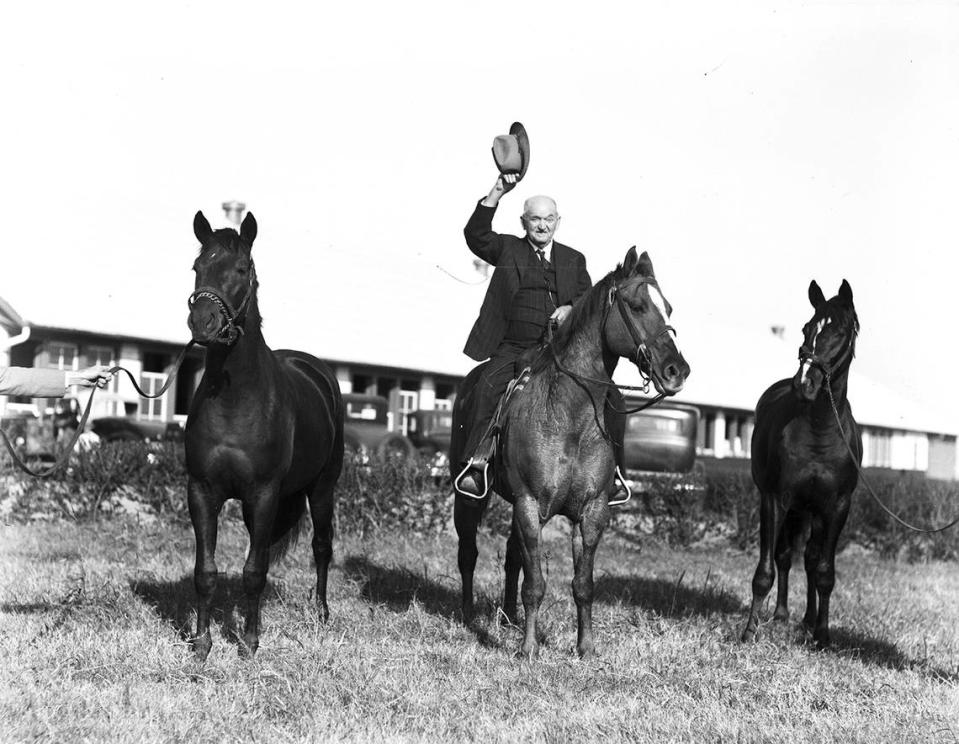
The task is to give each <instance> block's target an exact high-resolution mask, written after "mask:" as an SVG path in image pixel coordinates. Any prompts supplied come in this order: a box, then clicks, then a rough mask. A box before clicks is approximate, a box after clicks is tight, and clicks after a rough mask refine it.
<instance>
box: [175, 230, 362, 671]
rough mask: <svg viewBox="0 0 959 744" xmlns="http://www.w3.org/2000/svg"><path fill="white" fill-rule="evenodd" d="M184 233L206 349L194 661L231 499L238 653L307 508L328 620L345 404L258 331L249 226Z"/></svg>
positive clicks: (254, 633)
mask: <svg viewBox="0 0 959 744" xmlns="http://www.w3.org/2000/svg"><path fill="white" fill-rule="evenodd" d="M193 231H194V233H195V235H196V238H197V240H199V241H200V245H201V248H200V255H199V257H198V258H197V259H196V262H195V263H194V264H193V270H194V271H195V272H196V289H195V291H194V292H193V294H192V295H190V300H189V306H190V316H189V321H188V325H189V327H190V330H191V331H192V333H193V339H194V341H196V342H197V343H200V344H204V345H205V346H206V370H205V371H204V374H203V379H202V380H200V385H199V387H198V388H197V391H196V394H195V395H194V397H193V402H192V404H191V406H190V415H189V417H188V418H187V423H186V468H187V473H188V475H189V482H188V494H187V497H188V502H189V507H190V518H191V519H192V521H193V530H194V532H195V534H196V568H195V572H194V582H195V585H196V593H197V600H198V602H197V620H196V625H197V628H196V637H195V638H194V640H193V647H194V651H195V652H196V655H197V656H198V657H200V658H201V659H204V658H206V656H207V654H209V652H210V646H211V639H210V605H211V602H212V599H213V590H214V585H215V582H216V576H217V567H216V562H215V560H214V552H215V550H216V533H217V518H218V516H219V514H220V509H221V507H222V506H223V503H224V501H225V500H226V499H230V498H235V499H239V500H240V502H241V504H242V508H243V521H244V523H245V524H246V528H247V531H248V532H249V535H250V548H249V552H248V554H247V558H246V563H245V564H244V566H243V590H244V593H245V594H246V600H247V607H246V618H245V629H244V633H243V639H242V641H243V642H242V644H241V646H240V651H241V653H243V654H250V655H252V654H253V653H255V652H256V649H257V646H258V645H259V625H260V595H261V594H262V592H263V589H264V587H265V586H266V574H267V570H268V568H269V564H270V563H271V562H272V561H273V560H275V559H276V558H278V557H279V556H280V555H282V554H283V553H284V552H285V551H286V550H287V549H288V548H289V547H290V545H291V544H292V542H293V541H294V540H295V539H296V536H297V535H298V532H299V529H298V528H299V525H300V521H301V517H302V516H303V514H304V511H305V509H306V502H307V501H309V503H310V515H311V517H312V519H313V556H314V558H315V560H316V602H317V605H318V611H319V613H320V616H321V618H322V619H323V620H326V619H327V618H328V617H329V607H328V605H327V603H326V582H327V571H328V568H329V564H330V558H331V557H332V555H333V488H334V486H335V485H336V481H337V479H338V478H339V475H340V468H341V467H342V464H343V402H342V399H341V398H340V390H339V386H338V385H337V382H336V377H335V376H334V374H333V371H332V370H331V369H330V368H329V367H328V366H327V365H326V364H325V363H323V362H321V361H320V360H319V359H316V358H315V357H312V356H310V355H309V354H305V353H303V352H301V351H290V350H286V349H283V350H279V351H272V350H271V349H270V348H269V347H268V346H267V345H266V342H265V341H264V340H263V334H262V332H261V330H260V311H259V307H258V306H257V297H256V293H257V286H258V282H257V278H256V270H255V268H254V265H253V258H252V256H251V248H252V246H253V240H254V239H255V238H256V220H255V219H254V218H253V215H252V214H247V216H246V218H245V219H244V220H243V223H242V225H241V226H240V232H239V234H237V232H236V231H235V230H232V229H225V230H217V231H216V232H214V231H213V230H212V229H211V228H210V223H209V222H207V220H206V218H205V217H204V216H203V213H202V212H197V214H196V217H195V218H194V221H193Z"/></svg>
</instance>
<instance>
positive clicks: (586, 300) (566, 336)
mask: <svg viewBox="0 0 959 744" xmlns="http://www.w3.org/2000/svg"><path fill="white" fill-rule="evenodd" d="M625 278H626V277H625V275H624V274H623V265H622V264H618V265H617V266H616V268H615V269H613V270H612V271H610V272H609V273H608V274H607V275H606V276H604V277H603V278H602V279H601V280H600V281H599V282H597V283H596V284H594V285H593V287H592V289H590V290H589V291H588V292H587V293H586V294H584V295H583V296H582V297H580V298H579V299H578V300H577V301H576V302H575V303H574V304H573V309H572V310H571V311H570V314H569V315H568V316H567V318H566V320H565V321H563V323H562V325H560V327H559V328H557V329H556V330H555V331H554V332H553V341H552V347H553V349H555V350H556V351H562V350H563V349H565V348H566V347H567V346H568V345H569V342H570V341H571V340H572V339H573V338H575V337H576V336H577V334H578V333H579V332H580V331H581V330H582V329H583V328H585V327H586V325H587V324H588V323H589V321H590V320H591V319H592V318H593V317H594V316H595V315H597V314H598V313H600V312H602V308H603V303H604V302H605V301H606V297H607V296H608V295H609V290H610V289H611V288H612V287H613V286H615V284H616V283H617V282H618V281H621V280H622V279H625ZM552 359H553V354H552V352H551V351H550V346H549V345H547V346H544V347H543V348H542V349H540V351H539V353H538V354H537V355H536V358H535V359H534V360H533V363H532V370H533V371H534V372H538V371H539V370H541V369H543V368H544V367H546V366H547V365H548V364H549V363H550V362H551V361H552Z"/></svg>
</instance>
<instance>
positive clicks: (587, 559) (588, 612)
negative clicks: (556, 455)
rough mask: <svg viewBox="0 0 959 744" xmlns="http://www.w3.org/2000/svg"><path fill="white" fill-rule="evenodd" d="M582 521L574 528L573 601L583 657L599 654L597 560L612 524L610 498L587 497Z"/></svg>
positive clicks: (578, 641)
mask: <svg viewBox="0 0 959 744" xmlns="http://www.w3.org/2000/svg"><path fill="white" fill-rule="evenodd" d="M587 498H588V499H589V500H588V501H587V503H586V508H585V509H584V510H583V518H582V521H580V523H579V524H578V525H574V527H573V567H574V571H575V574H574V576H573V599H574V600H575V601H576V619H577V633H576V651H577V653H579V655H580V657H582V658H588V657H590V656H594V655H595V654H596V647H595V645H594V643H593V561H594V559H595V557H596V547H597V546H598V545H599V540H600V538H601V537H602V536H603V531H604V530H605V529H606V525H607V523H608V522H609V505H608V503H607V499H606V498H605V497H603V498H593V497H591V496H588V497H587Z"/></svg>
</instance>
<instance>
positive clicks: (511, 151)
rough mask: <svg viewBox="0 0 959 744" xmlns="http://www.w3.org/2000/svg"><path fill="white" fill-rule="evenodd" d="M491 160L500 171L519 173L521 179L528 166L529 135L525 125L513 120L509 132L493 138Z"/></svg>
mask: <svg viewBox="0 0 959 744" xmlns="http://www.w3.org/2000/svg"><path fill="white" fill-rule="evenodd" d="M493 160H494V161H496V167H497V168H499V172H500V173H519V177H520V179H522V178H523V176H525V175H526V169H527V168H528V167H529V137H528V136H527V134H526V127H524V126H523V125H522V124H520V123H519V122H518V121H516V122H513V126H511V127H510V128H509V134H501V135H499V136H498V137H496V138H495V139H493Z"/></svg>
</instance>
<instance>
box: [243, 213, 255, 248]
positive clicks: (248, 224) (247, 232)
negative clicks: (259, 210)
mask: <svg viewBox="0 0 959 744" xmlns="http://www.w3.org/2000/svg"><path fill="white" fill-rule="evenodd" d="M240 237H241V238H243V240H245V241H246V244H247V245H250V246H252V245H253V241H254V240H256V218H255V217H254V216H253V212H247V213H246V217H244V218H243V223H242V224H241V225H240Z"/></svg>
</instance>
